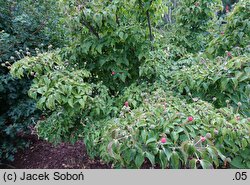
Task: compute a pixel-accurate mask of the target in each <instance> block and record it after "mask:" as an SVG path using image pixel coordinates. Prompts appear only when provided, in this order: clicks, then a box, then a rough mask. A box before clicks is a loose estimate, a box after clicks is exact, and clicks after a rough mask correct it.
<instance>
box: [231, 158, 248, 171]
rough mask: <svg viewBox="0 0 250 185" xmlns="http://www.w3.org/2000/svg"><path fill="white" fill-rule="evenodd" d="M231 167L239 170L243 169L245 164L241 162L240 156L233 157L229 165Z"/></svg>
mask: <svg viewBox="0 0 250 185" xmlns="http://www.w3.org/2000/svg"><path fill="white" fill-rule="evenodd" d="M230 164H231V165H232V166H233V167H235V168H239V169H245V168H246V165H245V162H243V160H242V158H241V157H240V156H237V157H235V158H234V159H233V160H232V161H231V163H230Z"/></svg>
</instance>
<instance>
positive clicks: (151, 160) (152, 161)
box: [146, 152, 155, 166]
mask: <svg viewBox="0 0 250 185" xmlns="http://www.w3.org/2000/svg"><path fill="white" fill-rule="evenodd" d="M146 157H147V158H148V159H149V161H150V162H151V164H152V166H154V165H155V156H154V155H153V154H151V153H149V152H146Z"/></svg>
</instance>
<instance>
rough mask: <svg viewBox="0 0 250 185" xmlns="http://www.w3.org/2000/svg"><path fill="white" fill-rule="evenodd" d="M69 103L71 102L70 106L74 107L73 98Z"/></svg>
mask: <svg viewBox="0 0 250 185" xmlns="http://www.w3.org/2000/svg"><path fill="white" fill-rule="evenodd" d="M68 104H69V106H71V107H72V108H74V100H73V99H72V98H71V99H69V100H68Z"/></svg>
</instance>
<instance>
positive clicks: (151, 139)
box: [146, 137, 157, 145]
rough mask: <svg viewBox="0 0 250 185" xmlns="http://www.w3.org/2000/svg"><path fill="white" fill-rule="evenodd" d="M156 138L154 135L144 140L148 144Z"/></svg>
mask: <svg viewBox="0 0 250 185" xmlns="http://www.w3.org/2000/svg"><path fill="white" fill-rule="evenodd" d="M156 141H157V140H156V138H155V137H151V138H149V139H148V140H147V141H146V145H147V144H149V143H152V142H156Z"/></svg>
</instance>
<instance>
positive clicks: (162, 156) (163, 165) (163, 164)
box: [159, 150, 168, 169]
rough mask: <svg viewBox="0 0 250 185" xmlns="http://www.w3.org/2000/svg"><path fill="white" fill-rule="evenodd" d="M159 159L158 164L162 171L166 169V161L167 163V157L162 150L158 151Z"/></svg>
mask: <svg viewBox="0 0 250 185" xmlns="http://www.w3.org/2000/svg"><path fill="white" fill-rule="evenodd" d="M159 159H160V163H161V168H162V169H164V168H166V167H167V164H168V161H167V157H166V155H165V153H164V151H163V150H160V151H159Z"/></svg>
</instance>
